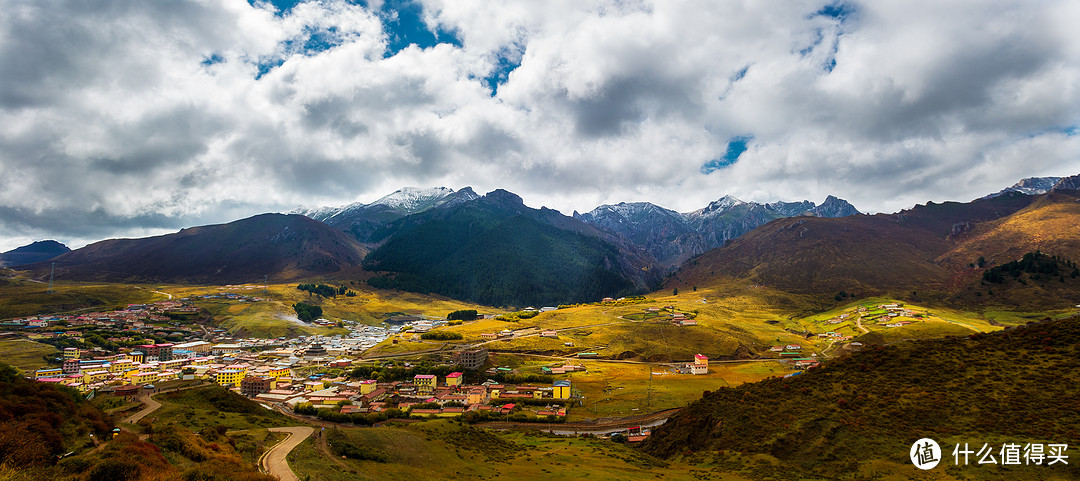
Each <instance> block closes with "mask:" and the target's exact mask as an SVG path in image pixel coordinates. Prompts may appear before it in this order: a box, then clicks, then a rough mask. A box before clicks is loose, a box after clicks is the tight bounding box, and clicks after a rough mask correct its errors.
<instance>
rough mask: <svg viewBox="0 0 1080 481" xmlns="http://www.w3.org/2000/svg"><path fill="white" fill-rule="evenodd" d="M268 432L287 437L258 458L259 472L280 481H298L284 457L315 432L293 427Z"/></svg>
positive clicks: (303, 427)
mask: <svg viewBox="0 0 1080 481" xmlns="http://www.w3.org/2000/svg"><path fill="white" fill-rule="evenodd" d="M270 431H273V432H275V433H287V434H288V435H289V437H287V438H285V440H284V441H282V442H280V443H277V444H275V445H274V447H272V448H270V450H268V451H267V452H266V453H264V454H263V455H262V457H261V458H259V471H262V472H264V473H266V474H269V475H271V476H276V477H277V478H278V479H280V480H281V481H299V478H297V477H296V473H293V470H292V468H290V467H289V462H288V461H287V460H286V459H285V457H286V456H288V455H289V453H290V452H292V450H293V448H295V447H296V446H297V445H299V444H300V443H302V442H303V441H304V440H305V439H307V438H308V436H311V433H313V432H315V428H313V427H310V426H293V427H288V428H270Z"/></svg>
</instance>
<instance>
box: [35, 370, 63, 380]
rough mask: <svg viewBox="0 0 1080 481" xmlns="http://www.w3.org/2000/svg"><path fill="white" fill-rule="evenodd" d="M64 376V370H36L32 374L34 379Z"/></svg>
mask: <svg viewBox="0 0 1080 481" xmlns="http://www.w3.org/2000/svg"><path fill="white" fill-rule="evenodd" d="M63 375H64V370H63V369H60V368H54V369H38V370H37V371H35V372H34V379H44V378H48V377H61V376H63Z"/></svg>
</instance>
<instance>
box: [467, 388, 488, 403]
mask: <svg viewBox="0 0 1080 481" xmlns="http://www.w3.org/2000/svg"><path fill="white" fill-rule="evenodd" d="M486 402H488V397H487V389H484V388H482V387H479V388H473V389H470V390H469V392H467V393H465V403H466V404H483V403H486Z"/></svg>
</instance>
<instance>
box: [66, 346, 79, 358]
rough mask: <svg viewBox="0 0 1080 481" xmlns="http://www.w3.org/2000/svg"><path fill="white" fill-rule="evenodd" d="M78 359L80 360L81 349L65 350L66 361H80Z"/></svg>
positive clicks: (67, 348) (71, 348)
mask: <svg viewBox="0 0 1080 481" xmlns="http://www.w3.org/2000/svg"><path fill="white" fill-rule="evenodd" d="M78 358H79V348H77V347H65V348H64V359H78Z"/></svg>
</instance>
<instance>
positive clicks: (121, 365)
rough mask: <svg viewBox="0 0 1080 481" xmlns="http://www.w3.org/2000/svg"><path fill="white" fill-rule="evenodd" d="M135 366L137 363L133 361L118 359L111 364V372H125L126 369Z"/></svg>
mask: <svg viewBox="0 0 1080 481" xmlns="http://www.w3.org/2000/svg"><path fill="white" fill-rule="evenodd" d="M134 368H135V363H133V362H131V361H129V360H125V361H116V362H114V363H112V364H110V365H109V372H124V371H127V370H129V369H134Z"/></svg>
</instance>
